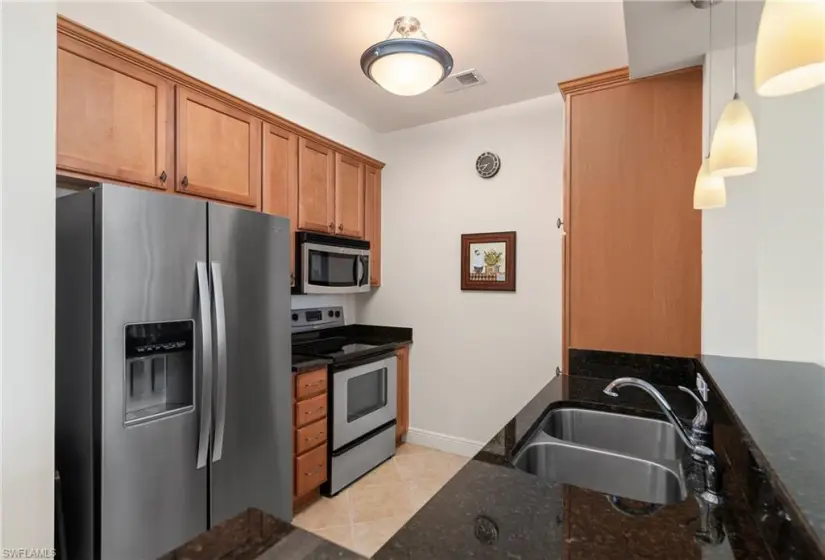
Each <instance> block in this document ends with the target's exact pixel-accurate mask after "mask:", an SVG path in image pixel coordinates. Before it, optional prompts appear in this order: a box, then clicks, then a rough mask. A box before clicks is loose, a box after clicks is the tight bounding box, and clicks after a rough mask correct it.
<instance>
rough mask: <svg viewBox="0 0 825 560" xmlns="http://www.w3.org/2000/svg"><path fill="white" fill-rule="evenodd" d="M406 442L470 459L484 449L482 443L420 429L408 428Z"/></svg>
mask: <svg viewBox="0 0 825 560" xmlns="http://www.w3.org/2000/svg"><path fill="white" fill-rule="evenodd" d="M407 442H409V443H414V444H415V445H423V446H424V447H431V448H433V449H438V450H439V451H446V452H447V453H455V454H456V455H463V456H464V457H472V456H473V455H475V454H476V453H478V452H479V451H481V448H482V447H484V443H482V442H480V441H473V440H470V439H464V438H460V437H456V436H448V435H447V434H439V433H438V432H430V431H427V430H422V429H420V428H409V430H407Z"/></svg>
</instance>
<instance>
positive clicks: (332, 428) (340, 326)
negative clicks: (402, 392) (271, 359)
mask: <svg viewBox="0 0 825 560" xmlns="http://www.w3.org/2000/svg"><path fill="white" fill-rule="evenodd" d="M292 333H293V336H292V352H293V354H299V355H304V356H314V357H321V358H327V359H329V360H332V363H330V364H329V366H328V371H329V375H330V379H331V382H330V384H329V391H330V395H329V407H330V414H329V415H328V416H327V422H328V426H329V427H328V429H329V433H330V434H332V444H331V445H330V446H328V449H329V460H328V461H327V465H328V467H327V468H328V469H329V472H328V473H327V483H326V484H325V485H324V486H322V488H321V491H322V492H323V493H324V494H326V495H328V496H332V495H335V494H337V493H338V492H340V491H341V490H343V489H344V488H346V487H347V486H349V485H350V484H352V483H353V482H355V481H356V480H358V479H359V478H361V477H362V476H364V475H365V474H367V473H368V472H369V471H371V470H372V469H374V468H375V467H377V466H378V465H380V464H381V463H383V462H384V461H386V460H387V459H389V458H390V457H392V456H393V455H394V454H395V413H396V402H395V396H396V361H397V360H396V356H395V345H393V344H383V345H376V344H369V343H365V342H363V341H359V340H357V339H353V338H352V337H351V336H348V335H347V329H346V328H345V327H344V313H343V309H342V308H341V307H322V308H314V309H294V310H293V311H292Z"/></svg>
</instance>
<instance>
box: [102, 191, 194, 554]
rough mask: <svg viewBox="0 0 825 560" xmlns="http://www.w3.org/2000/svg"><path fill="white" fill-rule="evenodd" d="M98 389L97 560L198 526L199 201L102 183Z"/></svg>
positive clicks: (167, 544)
mask: <svg viewBox="0 0 825 560" xmlns="http://www.w3.org/2000/svg"><path fill="white" fill-rule="evenodd" d="M95 221H96V224H95V243H96V247H95V251H96V257H97V258H96V259H95V262H96V263H97V264H96V266H97V267H99V269H98V270H97V271H96V275H97V277H98V278H99V279H100V280H99V292H98V293H99V299H97V301H96V303H95V306H96V308H95V314H96V316H97V317H98V318H99V321H100V323H99V325H100V329H101V330H100V336H101V346H99V348H98V351H99V357H98V359H99V360H100V362H98V363H99V364H100V367H99V375H100V380H99V383H100V388H101V393H102V394H101V397H102V403H101V424H100V426H101V441H100V444H99V445H100V455H101V474H100V476H101V488H100V500H101V503H100V512H99V523H100V533H99V534H100V558H103V559H107V558H117V559H118V560H133V559H134V560H143V559H145V558H157V557H159V556H160V555H162V554H164V553H165V552H167V551H169V550H171V549H173V548H175V547H177V546H179V545H180V544H181V543H184V542H186V541H187V540H189V539H191V538H193V537H194V536H196V535H198V534H199V533H201V532H203V531H204V530H205V529H206V526H207V505H208V504H207V470H208V469H206V468H202V469H198V468H197V465H196V462H197V456H198V442H199V435H200V434H199V427H200V426H199V421H200V416H201V415H200V412H201V410H200V408H201V405H200V403H201V399H200V397H201V394H200V393H201V381H200V380H201V377H202V375H201V370H202V366H203V354H202V352H203V341H202V340H201V336H200V332H201V329H200V326H201V317H200V313H199V309H200V305H199V295H200V293H199V290H198V274H197V269H196V263H197V262H198V261H203V262H205V261H206V260H207V245H206V241H207V239H206V203H205V202H196V201H193V200H187V199H184V198H183V197H176V196H169V195H166V194H156V193H150V192H147V191H143V190H139V189H133V188H126V187H116V186H109V185H106V186H103V187H101V188H100V189H98V190H97V192H96V201H95Z"/></svg>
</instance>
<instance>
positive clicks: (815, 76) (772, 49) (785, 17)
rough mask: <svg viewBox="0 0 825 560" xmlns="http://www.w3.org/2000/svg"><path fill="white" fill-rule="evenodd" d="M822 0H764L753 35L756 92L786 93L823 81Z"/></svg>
mask: <svg viewBox="0 0 825 560" xmlns="http://www.w3.org/2000/svg"><path fill="white" fill-rule="evenodd" d="M823 30H825V0H766V1H765V7H764V8H763V9H762V19H760V20H759V32H758V34H757V36H756V59H755V62H756V64H755V69H754V78H755V85H756V93H758V94H759V95H763V96H765V97H776V96H779V95H788V94H790V93H796V92H799V91H805V90H807V89H811V88H813V87H816V86H818V85H820V84H825V31H823Z"/></svg>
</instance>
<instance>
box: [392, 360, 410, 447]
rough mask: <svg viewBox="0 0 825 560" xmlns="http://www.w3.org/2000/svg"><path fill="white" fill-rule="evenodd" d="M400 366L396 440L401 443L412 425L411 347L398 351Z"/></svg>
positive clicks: (396, 406)
mask: <svg viewBox="0 0 825 560" xmlns="http://www.w3.org/2000/svg"><path fill="white" fill-rule="evenodd" d="M396 356H398V367H397V370H396V386H397V393H396V403H395V421H396V424H395V440H396V442H398V443H400V442H401V440H402V438H404V437H406V435H407V430H408V429H409V427H410V347H409V346H404V347H402V348H399V349H398V350H397V351H396Z"/></svg>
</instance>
